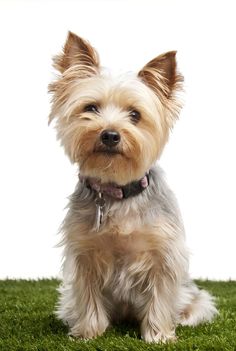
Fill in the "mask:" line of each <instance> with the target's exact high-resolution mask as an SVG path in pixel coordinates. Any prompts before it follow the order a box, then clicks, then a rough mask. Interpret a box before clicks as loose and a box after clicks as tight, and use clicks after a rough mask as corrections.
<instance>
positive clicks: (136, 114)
mask: <svg viewBox="0 0 236 351" xmlns="http://www.w3.org/2000/svg"><path fill="white" fill-rule="evenodd" d="M129 116H130V118H131V121H132V122H133V123H135V124H136V123H138V121H139V120H140V118H141V115H140V112H138V111H137V110H131V111H130V112H129Z"/></svg>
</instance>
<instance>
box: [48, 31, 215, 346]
mask: <svg viewBox="0 0 236 351" xmlns="http://www.w3.org/2000/svg"><path fill="white" fill-rule="evenodd" d="M54 67H55V68H56V70H58V71H59V73H60V74H59V76H58V77H57V79H56V80H55V81H54V82H52V83H51V84H50V85H49V91H50V92H51V93H53V98H52V109H51V114H50V117H49V121H51V120H52V119H54V118H55V119H56V130H57V136H58V139H59V140H60V141H61V144H62V145H63V147H64V149H65V153H66V154H67V155H68V156H69V158H70V160H71V162H73V163H76V164H78V166H79V181H78V185H77V187H76V189H75V191H74V193H73V194H72V196H71V197H70V202H69V210H68V213H67V215H66V218H65V220H64V222H63V225H62V232H63V240H62V243H63V245H64V263H63V284H62V286H61V288H60V300H59V304H58V308H57V315H58V317H59V318H60V319H62V320H63V321H64V322H65V323H67V324H68V326H69V328H70V334H71V335H73V336H75V337H81V338H85V339H87V338H94V337H97V336H98V335H101V334H103V333H104V332H105V330H106V329H107V328H108V327H109V325H111V323H112V322H114V321H120V320H123V319H127V318H128V319H129V318H132V319H135V320H137V321H138V322H139V323H140V329H141V337H142V338H143V339H144V340H145V341H147V342H160V341H161V342H165V341H168V340H171V339H172V340H173V339H175V327H176V326H177V325H178V324H181V325H191V326H194V325H197V324H198V323H201V322H204V321H210V320H211V319H212V318H213V316H214V315H215V314H216V313H217V310H216V307H215V305H214V299H213V298H212V297H211V296H210V295H209V294H208V293H207V292H206V291H204V290H199V288H198V287H197V286H196V285H195V284H194V282H193V281H192V280H191V279H190V277H189V274H188V250H187V249H186V245H185V234H184V227H183V223H182V219H181V215H180V212H179V208H178V205H177V202H176V199H175V196H174V195H173V193H172V191H171V190H170V189H169V187H168V186H167V184H166V182H165V179H164V175H163V172H162V170H161V168H160V166H159V165H157V164H156V161H157V160H158V159H159V158H160V155H161V153H162V150H163V148H164V146H165V144H166V142H167V140H168V136H169V132H170V130H171V129H172V127H173V124H174V122H175V120H176V119H177V117H178V114H179V111H180V109H181V102H180V100H179V98H178V92H180V91H181V90H182V82H183V77H182V76H181V74H180V73H179V72H178V71H177V67H176V52H175V51H170V52H167V53H165V54H162V55H160V56H158V57H156V58H154V59H153V60H151V61H150V62H149V63H147V64H146V65H145V66H144V67H143V68H142V69H141V70H140V72H139V73H138V74H130V73H129V74H127V75H124V76H119V77H113V76H111V75H110V74H108V73H107V72H106V71H104V70H103V69H102V68H101V66H100V63H99V58H98V54H97V52H96V51H95V49H94V48H93V47H92V46H91V45H90V44H89V43H88V42H87V41H86V40H84V39H82V38H80V37H78V36H77V35H75V34H73V33H71V32H69V34H68V38H67V41H66V43H65V46H64V48H63V52H62V53H61V54H60V55H58V56H56V57H55V58H54Z"/></svg>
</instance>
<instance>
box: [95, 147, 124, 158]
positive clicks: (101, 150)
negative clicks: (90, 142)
mask: <svg viewBox="0 0 236 351" xmlns="http://www.w3.org/2000/svg"><path fill="white" fill-rule="evenodd" d="M94 153H95V154H102V155H106V156H115V155H123V153H122V151H121V150H119V149H118V148H116V147H104V146H102V147H101V146H100V147H98V148H95V149H94Z"/></svg>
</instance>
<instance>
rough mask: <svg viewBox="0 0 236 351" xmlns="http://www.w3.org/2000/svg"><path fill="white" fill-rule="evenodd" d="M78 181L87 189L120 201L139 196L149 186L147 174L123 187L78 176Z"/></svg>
mask: <svg viewBox="0 0 236 351" xmlns="http://www.w3.org/2000/svg"><path fill="white" fill-rule="evenodd" d="M79 179H80V181H84V182H85V184H86V186H87V188H89V189H93V190H95V191H96V192H97V193H102V194H104V195H108V196H110V197H113V198H114V199H118V200H122V199H127V198H128V197H132V196H136V195H139V194H140V193H141V192H142V191H143V190H145V189H146V188H147V187H148V185H149V174H148V173H146V174H145V176H144V177H143V178H141V179H140V180H137V181H134V182H131V183H128V184H127V185H124V186H119V185H117V184H114V183H105V184H101V182H100V181H99V180H98V179H96V178H85V177H83V176H81V175H79Z"/></svg>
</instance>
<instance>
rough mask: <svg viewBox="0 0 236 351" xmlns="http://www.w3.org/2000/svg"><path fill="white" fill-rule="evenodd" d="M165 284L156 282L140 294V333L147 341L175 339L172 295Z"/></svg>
mask: <svg viewBox="0 0 236 351" xmlns="http://www.w3.org/2000/svg"><path fill="white" fill-rule="evenodd" d="M166 284H167V285H168V282H167V283H166V282H165V283H164V284H163V283H162V282H161V283H160V282H157V283H156V284H155V285H153V287H152V288H151V290H149V291H148V292H145V293H144V294H141V296H140V306H139V318H140V319H141V335H142V338H143V339H144V340H145V341H147V342H166V341H168V340H175V325H174V315H175V310H174V306H173V301H172V300H173V296H171V294H170V292H171V291H170V290H169V291H168V287H167V286H164V285H166ZM166 288H167V289H166Z"/></svg>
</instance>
